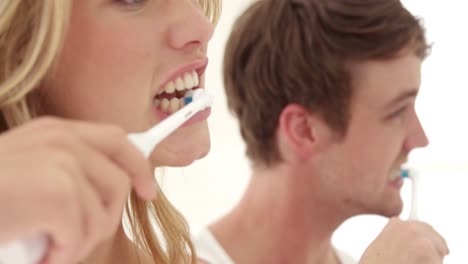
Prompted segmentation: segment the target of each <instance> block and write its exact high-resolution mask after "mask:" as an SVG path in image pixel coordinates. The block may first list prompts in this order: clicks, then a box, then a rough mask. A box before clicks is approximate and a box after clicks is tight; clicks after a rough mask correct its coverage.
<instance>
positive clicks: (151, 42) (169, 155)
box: [40, 0, 213, 166]
mask: <svg viewBox="0 0 468 264" xmlns="http://www.w3.org/2000/svg"><path fill="white" fill-rule="evenodd" d="M72 2H73V8H72V15H71V21H70V24H69V28H68V30H67V34H66V37H65V41H64V46H63V49H62V51H61V53H60V55H59V57H58V59H57V64H56V67H55V68H54V71H53V72H52V73H51V74H50V76H48V78H47V80H46V81H45V82H44V85H42V86H41V88H40V94H41V103H42V107H43V111H44V112H45V113H46V114H51V115H58V116H63V117H67V118H73V119H82V120H90V121H94V122H100V123H110V124H115V125H118V126H120V127H122V128H124V129H125V130H126V131H128V132H139V131H143V130H146V129H148V128H150V127H152V126H153V125H155V124H156V123H158V122H160V121H161V120H162V119H164V118H165V117H167V116H168V115H169V114H170V113H171V112H173V111H175V110H177V109H179V107H181V105H180V100H179V99H178V98H181V97H183V96H184V93H185V92H186V91H187V90H189V89H193V88H197V87H204V71H205V68H206V66H207V62H208V60H207V57H206V49H207V44H208V41H209V40H210V38H211V35H212V33H213V26H212V24H211V22H210V21H209V20H208V18H206V17H205V16H204V14H203V13H202V11H201V10H200V8H199V6H198V5H197V3H196V1H193V0H176V1H173V0H143V1H141V0H79V1H72ZM161 92H162V94H161ZM208 115H209V111H204V112H201V114H199V115H197V116H195V117H194V118H193V119H192V120H191V121H189V122H187V123H186V124H185V125H184V126H183V127H181V128H179V129H178V130H177V131H176V132H174V133H173V134H172V135H171V136H169V137H168V138H167V139H166V140H165V141H163V142H162V143H161V144H160V145H159V146H158V147H157V149H156V151H155V152H153V154H152V156H151V158H150V159H151V161H152V162H153V165H155V166H161V165H165V166H184V165H188V164H190V163H191V162H193V161H194V160H196V159H199V158H201V157H203V156H205V155H206V154H207V153H208V151H209V148H210V139H209V133H208V127H207V122H206V118H207V117H208Z"/></svg>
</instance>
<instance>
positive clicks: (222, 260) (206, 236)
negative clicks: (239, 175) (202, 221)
mask: <svg viewBox="0 0 468 264" xmlns="http://www.w3.org/2000/svg"><path fill="white" fill-rule="evenodd" d="M194 243H195V248H196V249H197V254H198V258H199V259H201V260H203V261H205V262H208V263H209V264H235V263H234V261H233V260H232V259H231V258H230V257H229V255H228V254H227V253H226V251H224V249H223V247H222V246H221V245H220V244H219V242H218V241H217V240H216V238H215V237H214V236H213V234H212V233H211V232H210V230H208V229H207V228H204V229H202V230H201V231H200V233H199V234H198V235H197V236H196V237H195V239H194ZM336 254H337V255H338V258H339V259H340V261H341V264H357V262H356V261H355V260H354V259H353V257H351V256H350V255H348V254H346V253H345V252H343V251H340V250H336Z"/></svg>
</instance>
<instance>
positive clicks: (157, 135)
mask: <svg viewBox="0 0 468 264" xmlns="http://www.w3.org/2000/svg"><path fill="white" fill-rule="evenodd" d="M184 102H185V106H184V107H182V108H181V109H179V110H178V111H176V112H175V113H173V114H171V115H170V116H169V117H167V118H166V119H164V120H163V121H161V122H160V123H159V124H157V125H155V126H154V127H152V128H150V129H149V130H147V131H145V132H141V133H132V134H129V135H128V139H129V140H130V142H132V143H133V144H134V145H135V146H136V147H137V148H138V149H139V150H140V151H141V152H142V153H143V155H144V156H145V158H147V157H149V155H150V154H151V153H152V151H153V150H154V148H155V147H156V146H157V145H158V144H159V143H160V142H161V141H162V140H163V139H165V138H166V137H167V136H168V135H170V134H171V133H172V132H174V130H176V129H177V128H178V127H180V126H181V125H183V124H184V123H185V122H186V121H188V120H189V119H190V118H191V117H193V116H194V115H195V114H196V113H198V112H200V111H202V110H204V109H206V108H208V107H210V106H211V104H212V103H213V96H212V95H210V94H209V93H208V92H206V91H205V90H204V89H197V90H195V91H192V92H190V93H188V94H187V95H186V96H185V98H184ZM47 245H48V239H47V236H46V235H45V234H40V235H37V236H35V237H32V238H29V239H24V240H17V241H13V242H9V243H7V244H5V245H1V246H0V264H38V263H39V262H40V261H41V259H42V258H43V257H44V255H45V253H46V252H47Z"/></svg>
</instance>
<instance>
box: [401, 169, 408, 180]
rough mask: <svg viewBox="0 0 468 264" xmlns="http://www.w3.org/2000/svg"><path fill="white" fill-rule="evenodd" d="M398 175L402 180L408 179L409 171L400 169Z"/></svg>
mask: <svg viewBox="0 0 468 264" xmlns="http://www.w3.org/2000/svg"><path fill="white" fill-rule="evenodd" d="M400 175H401V177H402V178H409V177H410V171H409V170H408V169H401V170H400Z"/></svg>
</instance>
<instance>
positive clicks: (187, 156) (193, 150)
mask: <svg viewBox="0 0 468 264" xmlns="http://www.w3.org/2000/svg"><path fill="white" fill-rule="evenodd" d="M210 147H211V145H210V141H209V140H208V141H206V142H204V143H203V144H197V146H193V145H192V146H190V147H189V146H187V147H186V148H181V149H178V150H176V151H175V152H172V151H170V152H166V151H158V150H156V151H155V152H154V153H153V154H152V155H151V157H150V162H151V165H152V166H154V167H185V166H188V165H190V164H192V163H194V162H195V161H197V160H199V159H202V158H204V157H206V156H207V155H208V153H209V152H210Z"/></svg>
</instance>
